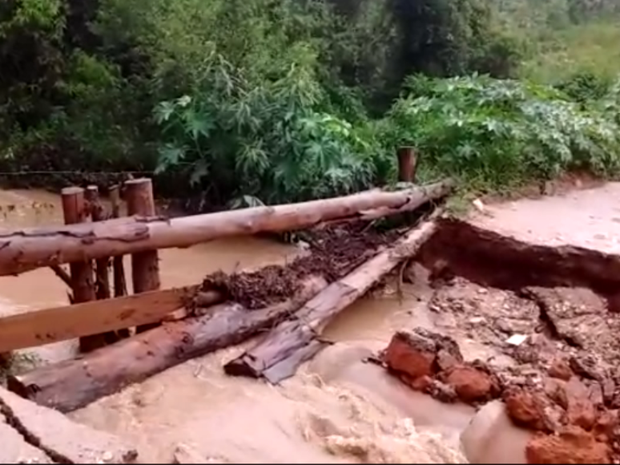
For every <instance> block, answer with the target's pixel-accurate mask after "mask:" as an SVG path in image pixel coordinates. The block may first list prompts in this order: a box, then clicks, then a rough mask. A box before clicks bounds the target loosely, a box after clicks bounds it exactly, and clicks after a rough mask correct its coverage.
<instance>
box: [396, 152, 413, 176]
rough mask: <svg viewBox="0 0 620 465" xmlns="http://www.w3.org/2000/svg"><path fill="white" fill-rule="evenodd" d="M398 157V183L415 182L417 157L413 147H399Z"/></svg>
mask: <svg viewBox="0 0 620 465" xmlns="http://www.w3.org/2000/svg"><path fill="white" fill-rule="evenodd" d="M397 156H398V181H399V182H408V183H412V182H414V181H415V171H416V167H417V157H416V154H415V150H414V148H413V147H401V148H399V149H398V151H397Z"/></svg>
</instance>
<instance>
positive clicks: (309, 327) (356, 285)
mask: <svg viewBox="0 0 620 465" xmlns="http://www.w3.org/2000/svg"><path fill="white" fill-rule="evenodd" d="M435 229H436V224H435V222H434V221H427V222H424V223H422V225H420V226H419V227H416V228H414V229H412V230H410V231H409V232H408V233H407V234H406V235H405V236H403V237H402V238H401V239H400V240H399V241H398V242H397V243H396V245H395V246H394V247H392V248H389V249H387V250H384V251H383V252H381V253H379V254H378V255H376V256H375V257H374V258H372V259H370V260H369V261H367V262H366V263H364V264H363V265H361V266H359V267H358V268H357V269H356V270H354V271H353V272H352V273H350V274H348V275H347V276H345V277H344V278H343V279H341V280H339V281H336V282H334V283H333V284H331V285H330V286H329V287H327V288H326V289H325V290H323V291H322V292H321V293H319V294H317V295H316V296H314V297H313V298H312V299H311V300H310V301H308V302H307V303H306V304H305V305H304V306H303V308H301V309H300V310H299V311H298V312H296V313H295V314H293V315H292V316H291V318H290V319H288V320H286V321H284V322H282V323H281V324H280V325H279V326H278V327H277V328H275V329H274V330H273V331H272V332H271V333H270V334H269V335H268V336H267V337H266V338H265V339H264V340H263V341H262V342H260V343H259V344H258V345H257V346H256V347H254V348H253V349H251V350H249V351H248V352H246V353H245V354H243V355H241V356H240V357H238V358H236V359H234V360H232V361H230V362H228V363H227V364H226V365H225V366H224V370H225V371H226V373H228V374H229V375H235V376H251V377H255V378H258V377H264V378H265V379H267V380H268V381H269V382H271V383H274V384H275V383H278V382H279V381H281V380H283V379H286V378H288V377H290V376H292V375H293V374H294V373H295V370H296V369H297V367H298V366H299V365H301V363H303V362H304V361H305V360H307V359H309V358H311V357H312V356H314V355H315V354H316V353H317V352H318V351H319V350H321V349H322V348H323V347H324V345H325V344H326V342H325V341H323V340H321V338H320V333H321V331H322V330H323V328H324V327H325V326H326V325H327V323H329V322H330V321H331V319H332V318H333V317H334V316H335V315H336V314H337V313H338V312H340V311H341V310H343V309H344V308H346V307H347V306H349V305H350V304H351V303H352V302H354V301H355V300H356V299H358V298H359V297H361V296H362V295H364V294H365V293H366V292H367V291H368V289H370V287H371V286H372V285H373V284H375V283H376V282H377V281H378V280H379V279H381V277H383V276H384V275H385V274H387V273H388V272H390V271H391V270H392V269H393V268H394V267H396V266H397V265H398V264H399V263H400V262H401V261H403V260H405V259H407V258H409V257H411V256H413V255H414V254H415V253H416V252H417V251H418V250H419V248H420V247H421V246H422V244H424V242H425V241H426V240H427V239H428V238H429V237H430V236H431V235H432V234H433V232H434V231H435Z"/></svg>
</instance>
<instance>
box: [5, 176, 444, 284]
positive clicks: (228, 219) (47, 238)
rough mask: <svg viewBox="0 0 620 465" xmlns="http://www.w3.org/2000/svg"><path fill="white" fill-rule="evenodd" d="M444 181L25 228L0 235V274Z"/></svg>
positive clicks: (250, 228) (310, 214) (326, 209)
mask: <svg viewBox="0 0 620 465" xmlns="http://www.w3.org/2000/svg"><path fill="white" fill-rule="evenodd" d="M452 185H453V184H452V182H450V181H444V182H439V183H436V184H432V185H428V186H425V187H421V188H413V189H408V190H404V191H399V192H382V191H378V192H366V193H362V194H355V195H351V196H346V197H337V198H332V199H325V200H314V201H311V202H304V203H298V204H290V205H278V206H272V207H256V208H246V209H242V210H233V211H227V212H221V213H212V214H206V215H196V216H188V217H183V218H175V219H171V220H169V219H162V218H156V217H150V218H142V217H132V218H123V219H115V220H108V221H101V222H97V223H91V224H83V225H82V224H78V225H72V226H64V227H60V228H47V229H34V228H30V229H25V230H21V231H13V232H8V233H3V234H1V235H0V276H6V275H12V274H19V273H22V272H24V271H28V270H31V269H34V268H40V267H43V266H50V265H54V264H60V263H68V262H76V261H82V262H83V261H84V260H88V259H92V258H95V259H96V258H103V257H108V256H117V255H123V254H128V253H136V252H142V251H146V250H155V249H164V248H170V247H189V246H192V245H195V244H198V243H201V242H207V241H209V240H212V239H215V238H218V237H224V236H234V235H244V234H245V235H248V234H256V233H258V232H261V231H290V230H294V229H302V228H309V227H313V226H316V225H318V224H320V223H322V222H325V221H330V220H336V219H340V218H356V217H360V216H363V214H364V212H366V211H368V210H373V209H378V208H383V209H384V210H383V211H384V212H385V214H386V215H387V214H390V213H391V212H400V211H402V208H403V207H404V206H407V208H408V209H410V210H414V209H415V208H417V207H418V206H420V205H422V204H424V203H426V202H428V201H430V200H434V199H438V198H441V197H443V196H445V195H446V194H448V193H449V192H450V190H451V188H452Z"/></svg>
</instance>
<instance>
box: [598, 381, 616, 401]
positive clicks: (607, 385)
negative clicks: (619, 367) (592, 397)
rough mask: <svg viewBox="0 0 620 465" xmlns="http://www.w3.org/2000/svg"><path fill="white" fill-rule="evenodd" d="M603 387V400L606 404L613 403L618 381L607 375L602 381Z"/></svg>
mask: <svg viewBox="0 0 620 465" xmlns="http://www.w3.org/2000/svg"><path fill="white" fill-rule="evenodd" d="M601 387H602V388H603V402H604V403H605V405H611V402H612V401H613V399H614V393H615V391H616V383H615V382H614V380H613V379H611V378H609V377H605V378H604V379H603V381H602V382H601Z"/></svg>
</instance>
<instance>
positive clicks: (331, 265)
mask: <svg viewBox="0 0 620 465" xmlns="http://www.w3.org/2000/svg"><path fill="white" fill-rule="evenodd" d="M399 236H400V231H398V230H390V231H387V232H379V231H377V230H376V229H374V228H369V227H368V225H367V224H366V223H355V224H347V225H339V226H333V227H329V228H323V229H316V230H313V231H310V232H308V237H309V252H310V253H308V254H304V255H302V256H300V257H298V258H296V259H295V260H293V261H292V262H290V263H288V264H286V265H284V266H280V265H271V266H267V267H264V268H261V269H260V270H257V271H254V272H241V273H234V274H225V273H223V272H221V271H218V272H215V273H212V274H210V275H208V276H206V277H205V279H204V281H203V283H202V289H203V290H205V291H206V290H214V289H215V290H217V291H219V292H221V293H223V294H224V295H226V296H227V297H228V298H229V299H230V300H233V301H235V302H238V303H240V304H242V305H243V306H245V307H246V308H247V309H250V310H252V309H258V308H264V307H266V306H268V305H270V304H274V303H277V302H281V301H284V300H286V299H287V298H290V297H292V296H293V295H295V294H296V293H297V292H298V291H299V289H300V286H301V285H302V283H303V282H304V279H305V278H307V277H309V276H312V275H314V276H321V277H323V278H324V279H325V280H326V281H327V282H328V283H331V282H334V281H336V280H338V279H340V278H342V277H344V276H345V275H347V274H348V273H350V272H351V271H353V269H355V268H356V267H358V266H360V265H361V264H362V263H364V262H365V261H367V260H368V259H370V258H371V257H373V256H374V255H375V254H376V253H377V250H379V249H380V248H381V247H382V246H386V245H389V244H391V243H392V242H394V241H395V240H396V239H397V238H398V237H399Z"/></svg>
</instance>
